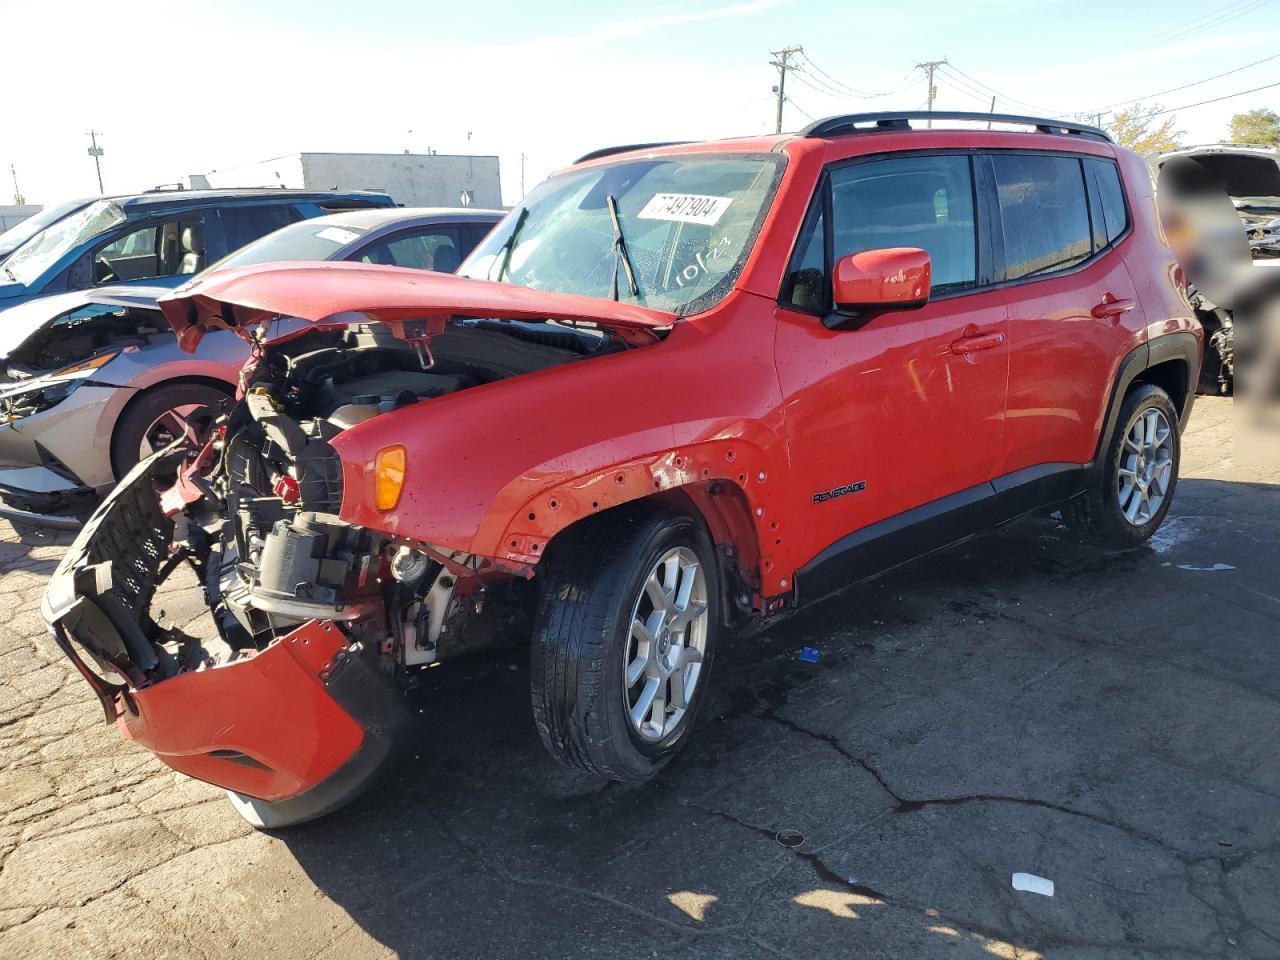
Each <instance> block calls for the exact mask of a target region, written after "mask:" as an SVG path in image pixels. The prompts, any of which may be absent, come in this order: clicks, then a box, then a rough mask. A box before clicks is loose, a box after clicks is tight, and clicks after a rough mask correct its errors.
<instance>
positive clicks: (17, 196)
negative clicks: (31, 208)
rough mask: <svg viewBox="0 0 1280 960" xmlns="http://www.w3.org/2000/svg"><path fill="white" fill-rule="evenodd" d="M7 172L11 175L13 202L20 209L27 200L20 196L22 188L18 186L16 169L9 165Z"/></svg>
mask: <svg viewBox="0 0 1280 960" xmlns="http://www.w3.org/2000/svg"><path fill="white" fill-rule="evenodd" d="M9 172H10V173H11V174H13V202H14V203H16V204H17V205H18V206H20V207H21V206H23V205H24V204H25V203H26V202H27V198H26V197H24V196H23V195H22V188H21V187H19V186H18V168H17V167H15V166H14V165H13V164H12V163H11V164H9Z"/></svg>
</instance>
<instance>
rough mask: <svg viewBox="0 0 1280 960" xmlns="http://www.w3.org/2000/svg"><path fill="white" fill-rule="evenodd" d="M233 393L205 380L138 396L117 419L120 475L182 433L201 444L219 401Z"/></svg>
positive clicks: (115, 461) (114, 452)
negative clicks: (205, 382)
mask: <svg viewBox="0 0 1280 960" xmlns="http://www.w3.org/2000/svg"><path fill="white" fill-rule="evenodd" d="M228 396H230V394H229V393H228V392H227V391H225V390H220V389H218V388H217V387H213V386H210V385H208V384H204V383H171V384H167V385H165V386H162V387H156V388H155V389H153V390H149V391H147V392H146V393H144V394H142V396H140V397H138V398H137V399H136V400H135V401H133V402H132V403H131V404H130V405H129V406H128V407H126V408H125V411H124V414H123V415H122V416H121V417H120V420H119V422H117V423H116V429H115V435H114V436H113V437H112V440H111V466H112V468H113V469H114V470H115V474H116V477H117V478H121V477H123V476H124V475H125V474H126V473H128V472H129V471H130V470H132V469H133V468H134V467H135V466H137V464H138V463H139V462H140V461H142V460H144V459H146V458H147V457H149V456H151V454H153V453H155V452H156V451H157V450H163V449H164V448H165V447H167V446H168V445H169V444H171V443H172V442H173V441H174V440H176V439H178V438H179V437H186V438H187V440H188V442H189V443H191V445H192V446H196V447H198V446H200V445H202V444H203V443H204V442H205V440H207V439H208V437H209V430H210V428H211V427H212V426H213V421H214V419H215V417H216V409H217V407H218V405H219V404H220V403H221V402H222V401H223V400H226V399H227V397H228Z"/></svg>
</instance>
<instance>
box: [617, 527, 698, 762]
mask: <svg viewBox="0 0 1280 960" xmlns="http://www.w3.org/2000/svg"><path fill="white" fill-rule="evenodd" d="M708 623H709V614H708V612H707V578H706V574H705V573H704V572H703V570H702V564H701V563H699V562H698V557H697V555H696V554H694V552H693V551H692V550H690V549H689V548H688V547H673V548H672V549H670V550H668V551H667V552H666V553H664V554H663V555H662V557H661V558H660V559H659V560H658V562H657V563H656V564H655V565H654V567H653V569H652V570H650V572H649V576H648V577H647V578H646V579H645V582H644V586H643V587H642V588H641V590H640V595H639V596H638V597H636V601H635V603H634V604H633V605H632V608H631V634H630V637H629V639H628V641H627V650H626V656H625V657H624V658H623V663H624V664H625V670H624V675H623V680H622V685H623V696H624V697H626V703H625V706H626V709H627V716H628V718H629V719H630V721H631V727H632V729H633V730H635V732H636V733H637V734H639V735H640V738H641V739H642V740H645V741H646V742H649V743H659V742H661V741H662V740H663V739H664V738H665V737H667V736H669V735H670V734H671V732H672V731H673V730H675V728H676V726H677V725H678V724H679V723H680V721H681V720H682V719H683V718H684V715H685V711H686V710H688V708H689V704H690V703H691V702H692V700H693V693H694V690H696V689H697V686H698V679H699V677H700V676H701V675H702V658H703V654H704V653H705V652H706V649H707V626H708Z"/></svg>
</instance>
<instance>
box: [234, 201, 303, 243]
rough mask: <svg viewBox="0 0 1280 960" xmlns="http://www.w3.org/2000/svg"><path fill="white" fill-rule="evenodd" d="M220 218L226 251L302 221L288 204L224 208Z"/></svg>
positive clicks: (300, 216) (299, 215)
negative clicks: (225, 241)
mask: <svg viewBox="0 0 1280 960" xmlns="http://www.w3.org/2000/svg"><path fill="white" fill-rule="evenodd" d="M221 216H222V230H223V233H224V234H225V236H226V240H227V250H228V251H234V250H239V249H240V248H241V247H243V246H244V245H245V244H246V243H250V242H251V241H254V240H257V239H258V238H259V237H265V236H266V235H267V234H268V233H271V232H272V231H273V230H279V229H280V228H281V227H284V226H287V225H288V224H291V223H294V222H295V221H297V220H300V219H302V215H301V214H299V213H298V211H297V210H295V209H294V208H293V205H292V204H289V203H274V204H270V205H268V206H256V205H244V206H236V207H225V208H223V210H222V211H221Z"/></svg>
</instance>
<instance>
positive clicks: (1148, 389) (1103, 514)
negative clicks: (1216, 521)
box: [1062, 383, 1182, 549]
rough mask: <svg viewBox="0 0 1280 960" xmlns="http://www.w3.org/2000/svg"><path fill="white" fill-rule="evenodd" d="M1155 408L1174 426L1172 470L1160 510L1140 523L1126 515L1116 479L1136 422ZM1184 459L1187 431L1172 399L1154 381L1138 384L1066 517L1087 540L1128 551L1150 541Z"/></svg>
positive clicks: (1170, 499)
mask: <svg viewBox="0 0 1280 960" xmlns="http://www.w3.org/2000/svg"><path fill="white" fill-rule="evenodd" d="M1150 410H1159V411H1160V413H1162V414H1163V415H1164V418H1165V420H1166V421H1167V422H1168V424H1169V427H1170V441H1171V444H1172V451H1171V458H1172V467H1173V470H1172V474H1171V476H1170V478H1169V483H1168V487H1167V489H1166V491H1165V493H1164V499H1163V501H1162V502H1161V504H1160V506H1159V508H1158V509H1157V510H1156V511H1155V512H1154V513H1153V514H1152V516H1151V517H1150V519H1149V520H1147V521H1146V522H1145V523H1142V524H1135V523H1131V522H1130V521H1129V520H1128V519H1126V518H1125V515H1124V512H1123V510H1122V509H1121V505H1120V494H1119V491H1118V490H1117V485H1116V478H1117V474H1118V470H1119V461H1120V458H1121V456H1122V455H1123V454H1124V451H1125V449H1126V448H1125V438H1126V437H1127V436H1128V435H1129V431H1130V430H1132V429H1133V427H1134V425H1135V423H1136V422H1137V420H1138V419H1139V418H1140V417H1142V416H1144V415H1145V414H1146V413H1147V412H1148V411H1150ZM1181 459H1182V435H1181V434H1180V432H1179V430H1178V412H1177V410H1176V408H1175V407H1174V405H1173V401H1172V400H1171V399H1170V398H1169V395H1168V394H1167V393H1165V392H1164V391H1163V390H1162V389H1160V388H1159V387H1157V386H1155V385H1154V384H1149V383H1144V384H1140V385H1138V386H1136V387H1134V388H1133V389H1132V390H1130V391H1129V393H1128V395H1127V396H1126V397H1125V398H1124V403H1123V404H1122V405H1121V407H1120V416H1119V417H1118V418H1117V419H1116V428H1115V431H1114V432H1113V433H1112V435H1111V436H1110V437H1109V438H1108V439H1107V443H1106V446H1105V448H1104V450H1103V456H1102V460H1101V462H1100V463H1099V465H1098V469H1097V470H1095V471H1094V476H1093V479H1092V480H1091V481H1090V483H1089V487H1088V489H1087V490H1086V491H1085V492H1084V493H1082V494H1080V495H1079V496H1078V497H1076V498H1075V499H1073V500H1071V501H1069V502H1068V503H1067V504H1066V505H1065V506H1063V508H1062V519H1063V520H1064V521H1065V522H1066V524H1067V526H1068V527H1070V528H1071V529H1072V530H1074V531H1075V532H1076V533H1078V534H1079V535H1080V536H1081V537H1082V538H1084V539H1085V540H1089V541H1091V542H1093V543H1098V544H1102V545H1103V546H1108V547H1115V548H1118V549H1124V548H1128V547H1136V546H1139V545H1140V544H1142V543H1145V542H1146V541H1147V540H1148V539H1150V537H1151V535H1152V534H1153V533H1155V532H1156V530H1157V529H1159V527H1160V524H1161V523H1163V522H1164V518H1165V515H1166V514H1167V513H1168V512H1169V507H1170V506H1171V505H1172V503H1173V495H1174V492H1175V490H1176V489H1177V485H1178V468H1179V464H1180V462H1181Z"/></svg>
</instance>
